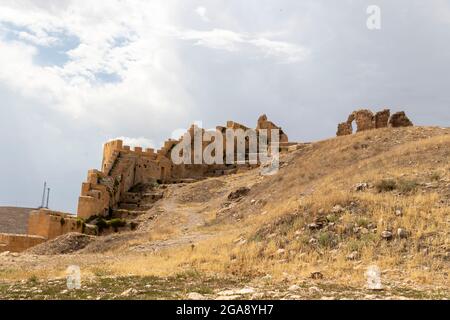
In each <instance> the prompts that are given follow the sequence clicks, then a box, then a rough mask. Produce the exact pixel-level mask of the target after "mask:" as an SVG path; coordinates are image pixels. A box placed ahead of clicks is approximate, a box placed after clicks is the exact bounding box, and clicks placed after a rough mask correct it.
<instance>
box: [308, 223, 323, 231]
mask: <svg viewBox="0 0 450 320" xmlns="http://www.w3.org/2000/svg"><path fill="white" fill-rule="evenodd" d="M321 228H322V225H320V224H317V223H315V222H313V223H310V224H308V229H310V230H319V229H321Z"/></svg>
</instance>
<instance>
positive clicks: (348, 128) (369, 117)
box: [336, 109, 413, 136]
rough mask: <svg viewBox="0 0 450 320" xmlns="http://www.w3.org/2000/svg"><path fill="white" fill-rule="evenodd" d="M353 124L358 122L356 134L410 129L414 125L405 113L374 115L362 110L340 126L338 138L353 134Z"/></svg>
mask: <svg viewBox="0 0 450 320" xmlns="http://www.w3.org/2000/svg"><path fill="white" fill-rule="evenodd" d="M353 122H356V132H361V131H366V130H372V129H380V128H387V127H391V128H398V127H410V126H413V123H412V122H411V121H410V120H409V119H408V117H407V116H406V114H405V112H403V111H402V112H397V113H395V114H393V115H392V116H391V111H390V110H389V109H385V110H383V111H380V112H377V113H375V114H374V113H373V112H372V111H370V110H367V109H361V110H357V111H355V112H353V113H352V114H350V116H349V117H348V119H347V121H346V122H342V123H340V124H339V125H338V130H337V134H336V135H337V136H345V135H350V134H353Z"/></svg>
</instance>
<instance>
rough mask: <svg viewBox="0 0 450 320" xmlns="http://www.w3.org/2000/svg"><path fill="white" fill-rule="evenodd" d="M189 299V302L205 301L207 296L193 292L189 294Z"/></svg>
mask: <svg viewBox="0 0 450 320" xmlns="http://www.w3.org/2000/svg"><path fill="white" fill-rule="evenodd" d="M187 298H188V299H189V300H205V296H204V295H202V294H200V293H197V292H191V293H189V294H188V296H187Z"/></svg>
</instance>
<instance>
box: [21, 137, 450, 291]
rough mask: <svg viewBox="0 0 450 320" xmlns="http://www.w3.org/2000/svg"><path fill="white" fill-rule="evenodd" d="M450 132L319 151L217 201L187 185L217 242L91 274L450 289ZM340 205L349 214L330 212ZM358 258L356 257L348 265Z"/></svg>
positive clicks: (218, 189) (163, 231)
mask: <svg viewBox="0 0 450 320" xmlns="http://www.w3.org/2000/svg"><path fill="white" fill-rule="evenodd" d="M449 133H450V130H448V129H441V128H406V129H395V130H393V129H381V130H374V131H370V132H364V133H360V134H356V135H353V136H348V137H341V138H337V139H330V140H326V141H322V142H318V143H315V144H313V145H312V146H311V147H309V148H306V149H304V150H300V151H298V152H296V153H295V154H291V155H288V156H287V157H286V161H287V162H288V166H287V167H286V168H283V169H281V171H280V173H279V174H278V175H276V176H273V177H264V178H261V177H257V174H258V172H257V171H254V172H253V173H248V174H243V175H237V176H232V177H225V178H222V180H223V181H224V183H221V182H220V183H219V182H214V184H213V185H212V187H213V188H214V194H215V195H216V196H215V198H214V202H212V201H211V202H208V201H205V199H206V198H207V197H204V196H202V195H200V194H198V193H199V192H201V191H202V190H203V191H204V190H207V188H208V187H207V186H206V187H205V184H198V186H199V187H198V188H199V189H198V190H197V189H196V188H197V187H196V184H193V185H190V186H189V187H188V188H189V191H186V192H185V193H183V199H189V198H190V197H194V195H195V198H196V199H197V200H196V201H197V202H196V203H195V204H194V205H193V206H192V207H189V203H188V202H183V203H182V207H180V208H182V209H183V212H189V208H190V209H191V210H193V211H201V212H202V215H203V216H204V217H205V222H206V224H205V226H204V227H201V228H195V231H196V232H209V233H214V234H216V236H215V237H212V238H208V240H204V241H200V242H198V243H195V245H194V246H192V245H184V246H175V247H169V248H167V249H162V250H158V251H156V252H153V253H146V254H137V253H127V254H124V255H123V256H122V257H120V258H118V259H116V260H114V261H108V260H105V262H106V263H92V264H89V265H87V266H86V269H85V272H86V273H89V274H91V275H96V274H113V275H130V274H132V275H140V276H150V275H154V276H171V275H174V274H177V273H180V272H191V271H192V272H200V273H204V274H213V275H221V276H245V277H250V278H256V279H260V278H261V277H262V276H264V275H266V274H270V275H271V276H272V279H273V281H275V282H277V281H282V280H285V279H286V278H289V279H304V278H309V277H310V275H311V273H312V272H314V271H320V272H322V273H323V275H324V277H325V279H326V280H329V281H333V282H334V283H337V284H352V285H357V286H363V285H364V284H365V276H364V272H365V270H366V268H367V267H368V266H370V265H373V264H376V265H378V266H379V267H380V268H381V269H382V270H383V278H384V279H385V281H388V282H397V281H400V282H402V283H411V284H415V285H431V286H441V287H442V286H443V287H446V288H448V287H449V281H448V272H449V264H448V253H449V230H450V228H449V223H450V220H449V219H450V217H449V212H450V164H449V161H448V159H449V156H450V135H449ZM222 180H221V181H222ZM383 181H384V182H383ZM386 181H390V182H389V183H386ZM361 182H366V183H368V184H369V186H370V188H369V189H367V190H364V191H361V192H356V191H355V190H354V188H353V187H354V185H355V184H357V183H361ZM249 184H251V185H252V191H251V193H250V195H249V196H248V197H247V198H245V199H243V200H242V201H240V202H239V203H238V204H237V205H236V206H235V207H234V208H233V209H232V210H230V212H229V217H230V218H229V219H228V220H227V219H225V220H224V219H221V220H214V217H215V213H216V212H217V211H218V210H219V209H220V207H219V205H220V201H221V200H220V199H219V198H218V197H219V195H220V196H224V198H225V197H226V195H227V194H228V193H229V192H231V191H233V188H236V187H237V186H242V185H249ZM200 186H201V187H200ZM190 193H193V194H192V196H191V195H190ZM209 194H210V192H208V193H207V195H209ZM252 199H254V200H255V201H256V204H254V203H253V204H252V203H251V202H250V200H252ZM336 205H340V206H341V207H342V208H343V210H342V212H341V211H338V212H333V208H334V207H335V206H336ZM399 212H400V213H401V215H400V214H398V213H399ZM233 213H238V214H239V219H237V220H236V219H233V218H232V216H233V215H232V214H233ZM186 217H189V214H188V215H187V216H180V217H179V220H180V221H181V222H183V221H188V220H186ZM319 217H322V218H324V219H325V220H326V226H325V227H323V228H322V229H320V230H310V228H308V224H311V223H312V222H314V221H315V219H316V218H319ZM162 221H163V222H164V221H165V220H162ZM167 221H171V220H167ZM167 223H168V224H167V225H164V224H163V223H161V224H159V225H158V228H156V229H152V232H151V233H149V234H150V236H147V237H146V238H142V239H138V240H133V241H134V242H130V243H128V244H127V245H128V246H129V245H135V244H143V243H149V242H150V243H151V242H153V241H155V240H158V241H159V240H166V239H170V238H173V237H178V236H180V230H178V229H177V228H178V225H176V226H174V225H173V224H172V223H170V224H169V222H167ZM399 228H402V229H404V230H406V231H407V232H408V237H407V238H406V239H402V238H400V237H398V236H397V229H399ZM193 230H194V229H193ZM386 230H389V231H392V233H393V239H392V240H390V241H386V240H383V239H382V237H381V233H382V232H383V231H386ZM311 239H315V241H311ZM124 248H125V246H124ZM354 252H357V257H356V258H355V259H349V258H348V257H349V255H350V254H351V253H354ZM130 261H132V263H130ZM27 276H29V275H27Z"/></svg>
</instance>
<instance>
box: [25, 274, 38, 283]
mask: <svg viewBox="0 0 450 320" xmlns="http://www.w3.org/2000/svg"><path fill="white" fill-rule="evenodd" d="M38 280H39V279H38V277H37V276H36V275H32V276H30V277H29V278H28V280H27V281H28V283H32V284H35V283H37V282H38Z"/></svg>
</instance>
